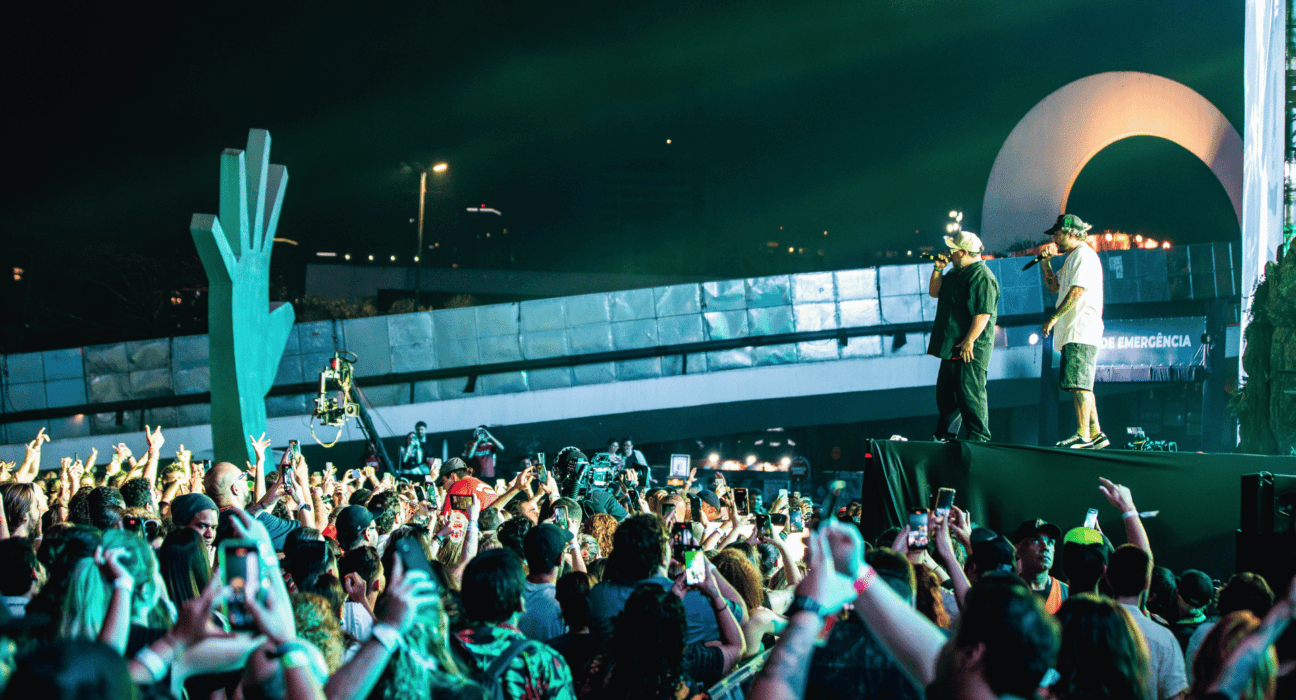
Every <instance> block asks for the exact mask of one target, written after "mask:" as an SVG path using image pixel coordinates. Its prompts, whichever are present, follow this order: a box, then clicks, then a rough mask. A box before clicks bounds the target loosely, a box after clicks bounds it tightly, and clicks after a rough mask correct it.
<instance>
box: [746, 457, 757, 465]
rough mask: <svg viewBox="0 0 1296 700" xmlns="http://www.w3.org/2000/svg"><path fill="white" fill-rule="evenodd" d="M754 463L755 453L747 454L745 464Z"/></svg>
mask: <svg viewBox="0 0 1296 700" xmlns="http://www.w3.org/2000/svg"><path fill="white" fill-rule="evenodd" d="M755 463H756V455H747V466H749V467H750V466H751V465H753V464H755Z"/></svg>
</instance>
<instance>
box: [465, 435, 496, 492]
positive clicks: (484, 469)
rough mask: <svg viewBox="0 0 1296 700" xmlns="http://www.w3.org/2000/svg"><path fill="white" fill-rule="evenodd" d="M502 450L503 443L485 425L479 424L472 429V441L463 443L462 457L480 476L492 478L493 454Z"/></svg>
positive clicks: (493, 467) (493, 472)
mask: <svg viewBox="0 0 1296 700" xmlns="http://www.w3.org/2000/svg"><path fill="white" fill-rule="evenodd" d="M503 451H504V443H502V442H500V441H499V440H497V439H495V436H494V435H491V434H490V431H489V430H487V429H486V426H484V425H479V426H477V429H476V430H474V431H473V439H472V442H469V443H468V444H466V445H464V451H463V458H464V461H465V462H467V463H468V465H469V466H471V467H473V472H474V473H475V474H477V475H478V476H480V477H482V478H486V479H494V478H495V456H496V455H497V454H499V453H501V452H503Z"/></svg>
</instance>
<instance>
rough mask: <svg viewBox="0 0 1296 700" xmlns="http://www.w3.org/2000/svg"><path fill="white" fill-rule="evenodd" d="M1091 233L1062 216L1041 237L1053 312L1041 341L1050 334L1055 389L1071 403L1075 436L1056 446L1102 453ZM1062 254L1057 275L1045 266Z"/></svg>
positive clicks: (1099, 286) (1098, 311)
mask: <svg viewBox="0 0 1296 700" xmlns="http://www.w3.org/2000/svg"><path fill="white" fill-rule="evenodd" d="M1090 228H1092V227H1091V226H1090V225H1089V224H1086V223H1085V222H1083V221H1081V220H1080V217H1078V216H1076V215H1074V214H1063V215H1061V216H1059V217H1058V218H1057V222H1056V223H1054V224H1053V227H1052V228H1050V229H1049V230H1047V231H1045V233H1047V234H1049V235H1051V236H1052V237H1053V242H1052V243H1050V244H1049V245H1046V246H1044V248H1043V249H1042V250H1040V255H1041V256H1042V257H1043V258H1044V264H1042V265H1040V270H1041V271H1042V272H1043V273H1044V285H1045V286H1046V287H1048V290H1049V291H1050V292H1052V293H1053V294H1057V295H1058V298H1057V308H1056V309H1055V310H1054V311H1053V315H1051V316H1049V318H1048V320H1047V321H1045V322H1044V329H1043V330H1044V337H1045V338H1047V337H1048V335H1049V333H1050V332H1052V331H1054V330H1055V329H1056V331H1057V334H1056V335H1055V336H1054V338H1053V347H1055V348H1057V349H1058V350H1059V351H1060V352H1061V353H1062V367H1061V370H1060V371H1059V375H1060V386H1061V387H1062V388H1063V389H1065V390H1066V391H1069V392H1071V397H1072V399H1073V401H1074V403H1075V412H1076V432H1075V435H1072V436H1071V437H1069V438H1066V439H1065V440H1062V441H1060V442H1058V443H1057V446H1058V447H1066V448H1070V449H1086V448H1088V449H1102V448H1104V447H1106V446H1108V445H1110V444H1111V440H1109V439H1107V435H1106V434H1105V433H1104V432H1103V431H1102V428H1101V427H1099V425H1098V404H1097V403H1096V402H1095V401H1094V394H1093V383H1094V370H1095V368H1096V366H1097V361H1098V348H1099V347H1101V346H1102V336H1103V320H1102V313H1103V271H1102V261H1101V260H1099V259H1098V253H1096V252H1094V249H1093V248H1090V247H1089V245H1088V243H1086V242H1085V238H1086V236H1087V234H1088V233H1089V229H1090ZM1058 254H1064V255H1066V256H1067V258H1066V262H1065V263H1063V264H1062V271H1061V273H1059V274H1056V275H1055V274H1054V273H1053V264H1052V262H1051V261H1050V260H1049V258H1052V257H1053V256H1055V255H1058Z"/></svg>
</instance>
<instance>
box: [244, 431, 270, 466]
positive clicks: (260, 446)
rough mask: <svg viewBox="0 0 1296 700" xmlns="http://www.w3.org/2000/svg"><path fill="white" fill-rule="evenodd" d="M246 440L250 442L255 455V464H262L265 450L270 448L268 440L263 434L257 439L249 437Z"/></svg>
mask: <svg viewBox="0 0 1296 700" xmlns="http://www.w3.org/2000/svg"><path fill="white" fill-rule="evenodd" d="M248 439H249V440H251V441H252V452H254V453H255V454H256V458H257V464H262V463H264V462H265V456H266V450H267V449H268V448H269V447H270V438H268V437H266V434H265V433H261V437H259V438H254V437H252V436H251V435H249V436H248Z"/></svg>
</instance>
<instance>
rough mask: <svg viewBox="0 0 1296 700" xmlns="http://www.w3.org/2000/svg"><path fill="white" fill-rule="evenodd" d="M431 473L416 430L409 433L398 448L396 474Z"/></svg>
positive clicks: (423, 474) (422, 474)
mask: <svg viewBox="0 0 1296 700" xmlns="http://www.w3.org/2000/svg"><path fill="white" fill-rule="evenodd" d="M431 473H432V470H431V468H430V467H429V466H428V460H427V458H426V457H425V455H424V454H423V442H422V441H421V440H419V435H418V433H417V432H413V433H410V434H409V436H408V437H407V438H406V443H405V444H404V445H403V446H401V448H400V471H399V472H398V473H397V476H404V477H411V476H428V475H430V474H431Z"/></svg>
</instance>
